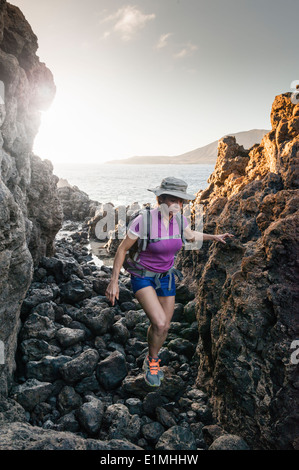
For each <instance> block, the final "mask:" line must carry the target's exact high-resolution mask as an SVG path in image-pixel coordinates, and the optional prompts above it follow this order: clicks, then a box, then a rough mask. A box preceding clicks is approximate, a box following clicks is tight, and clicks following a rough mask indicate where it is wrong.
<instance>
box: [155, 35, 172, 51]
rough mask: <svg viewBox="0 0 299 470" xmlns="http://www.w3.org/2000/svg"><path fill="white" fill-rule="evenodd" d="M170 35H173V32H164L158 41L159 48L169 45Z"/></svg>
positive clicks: (157, 46)
mask: <svg viewBox="0 0 299 470" xmlns="http://www.w3.org/2000/svg"><path fill="white" fill-rule="evenodd" d="M170 36H172V33H167V34H162V35H161V36H160V37H159V41H158V42H157V45H156V48H157V49H163V47H166V46H167V40H168V38H169V37H170Z"/></svg>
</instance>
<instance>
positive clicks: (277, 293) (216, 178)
mask: <svg viewBox="0 0 299 470" xmlns="http://www.w3.org/2000/svg"><path fill="white" fill-rule="evenodd" d="M271 122H272V126H273V128H272V130H271V132H270V133H268V134H267V135H265V137H264V138H263V139H262V141H261V143H260V145H255V146H253V147H252V148H251V149H250V150H244V148H243V147H240V146H239V145H238V144H236V142H235V139H234V138H233V137H226V138H224V139H221V140H220V141H219V147H218V160H217V164H216V167H215V171H214V173H213V174H212V175H211V176H210V178H209V183H210V184H209V186H208V188H207V189H206V190H204V191H199V193H198V194H197V199H196V201H195V204H202V205H203V209H204V227H203V229H204V232H205V233H225V232H231V233H233V234H234V235H235V237H234V238H233V239H230V240H228V241H227V243H226V245H223V244H221V243H211V242H205V243H204V245H203V247H202V248H201V250H200V251H189V252H185V253H182V254H181V255H180V259H179V262H178V265H179V266H180V267H182V269H183V271H184V272H185V276H186V285H188V286H192V285H193V286H194V288H195V291H196V298H195V302H196V315H197V320H198V325H199V342H198V348H197V349H198V354H199V357H200V366H199V371H198V378H197V383H198V384H200V386H201V387H204V388H205V390H206V391H207V392H208V394H209V395H210V396H211V400H212V403H213V412H214V417H215V418H216V419H217V420H219V421H220V422H221V423H222V424H223V425H224V426H225V427H227V429H228V431H229V432H230V433H232V434H234V433H237V434H239V435H241V436H243V437H244V439H245V440H246V441H247V442H248V443H249V444H250V445H251V446H253V447H256V448H265V449H292V448H294V447H296V444H295V437H296V433H297V434H298V393H297V388H298V379H297V378H296V373H297V372H298V365H296V364H294V363H292V362H291V354H292V349H291V348H292V346H291V345H292V342H293V341H294V340H296V339H298V337H299V331H298V324H299V322H298V300H299V289H298V285H299V272H298V254H299V246H298V240H299V237H298V220H299V217H298V215H299V214H298V207H299V204H298V203H299V189H298V183H299V159H298V157H299V105H294V104H292V102H291V100H290V93H285V94H283V95H280V96H277V97H276V98H275V100H274V102H273V106H272V110H271Z"/></svg>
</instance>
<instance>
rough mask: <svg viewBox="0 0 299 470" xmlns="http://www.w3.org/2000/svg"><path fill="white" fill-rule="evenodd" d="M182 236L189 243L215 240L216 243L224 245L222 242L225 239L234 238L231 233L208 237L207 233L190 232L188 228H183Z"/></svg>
mask: <svg viewBox="0 0 299 470" xmlns="http://www.w3.org/2000/svg"><path fill="white" fill-rule="evenodd" d="M184 235H185V238H186V239H187V240H188V241H189V242H195V241H206V240H215V241H217V242H221V243H224V244H226V242H225V241H224V240H225V239H226V238H233V237H234V235H233V234H232V233H221V234H219V235H210V234H208V233H202V232H197V231H196V230H191V229H190V227H189V226H188V227H186V228H185V230H184Z"/></svg>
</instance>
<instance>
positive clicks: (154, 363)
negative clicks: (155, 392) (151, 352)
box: [143, 356, 164, 387]
mask: <svg viewBox="0 0 299 470" xmlns="http://www.w3.org/2000/svg"><path fill="white" fill-rule="evenodd" d="M143 370H144V373H145V374H144V379H145V381H146V383H147V384H148V385H150V386H151V387H159V386H160V385H161V380H163V378H164V374H163V372H162V371H161V370H160V359H158V358H151V357H149V356H146V358H145V359H144V362H143Z"/></svg>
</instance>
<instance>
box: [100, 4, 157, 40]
mask: <svg viewBox="0 0 299 470" xmlns="http://www.w3.org/2000/svg"><path fill="white" fill-rule="evenodd" d="M155 17H156V15H155V14H154V13H151V14H144V13H142V11H141V10H139V9H138V8H137V7H136V6H132V5H127V6H124V7H122V8H120V9H119V10H117V12H115V13H113V14H112V15H109V16H107V17H106V18H105V19H104V22H105V23H106V22H107V23H112V30H113V31H115V32H116V33H119V34H120V36H121V38H122V39H123V40H124V41H130V40H131V39H132V38H133V37H134V36H135V34H136V33H137V32H138V31H140V30H141V29H143V28H144V27H145V25H146V24H147V23H148V22H149V21H151V20H153V19H155ZM109 33H110V31H106V32H105V37H106V38H107V37H108V36H109Z"/></svg>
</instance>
